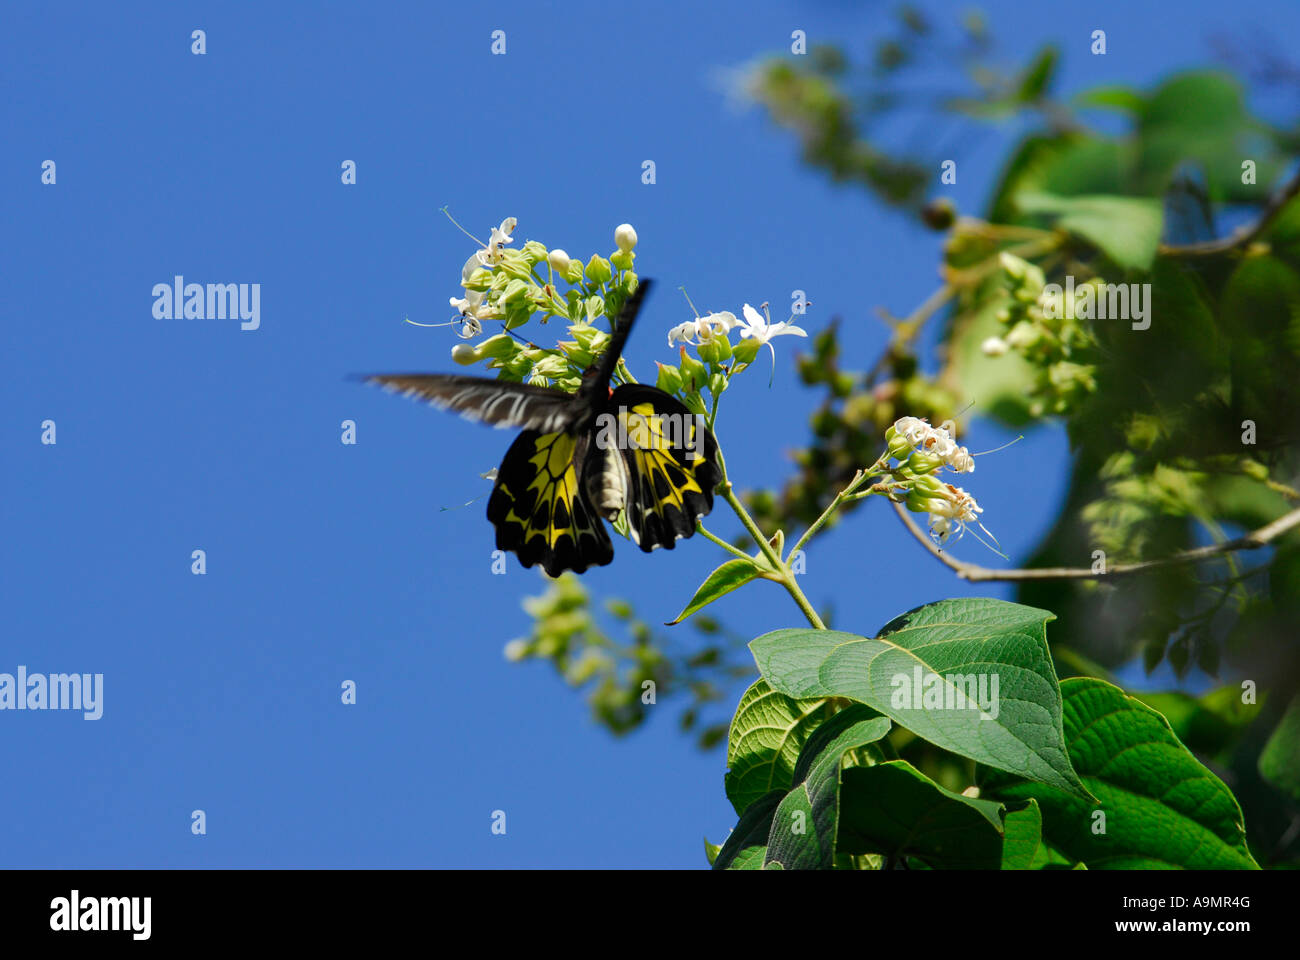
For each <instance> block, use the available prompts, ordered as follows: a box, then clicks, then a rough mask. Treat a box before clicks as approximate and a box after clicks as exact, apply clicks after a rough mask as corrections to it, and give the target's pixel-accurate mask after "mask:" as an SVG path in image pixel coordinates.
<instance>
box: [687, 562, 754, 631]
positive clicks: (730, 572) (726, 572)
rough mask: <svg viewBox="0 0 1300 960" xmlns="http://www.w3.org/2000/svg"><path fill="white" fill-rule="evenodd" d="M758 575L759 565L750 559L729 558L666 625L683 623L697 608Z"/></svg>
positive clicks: (705, 579)
mask: <svg viewBox="0 0 1300 960" xmlns="http://www.w3.org/2000/svg"><path fill="white" fill-rule="evenodd" d="M756 576H758V567H756V566H755V565H754V564H753V563H751V562H750V561H748V560H741V559H740V558H739V557H737V558H736V559H735V560H728V561H727V562H726V563H724V564H723V565H722V566H720V567H718V569H716V570H714V571H713V572H712V573H711V574H709V575H708V576H707V577H705V578H704V582H703V583H702V584H700V588H699V589H698V590H696V591H695V596H693V597H691V599H690V602H689V603H687V604H686V608H685V609H684V610H682V612H681V613H679V614H677V616H676V617H674V618H673V619H672V620H669V621H668V622H667V623H666V624H664V626H666V627H671V626H673V625H674V624H678V623H681V622H682V621H683V620H685V619H686V618H687V617H689V616H690V615H691V614H692V613H694V612H695V611H696V610H699V609H700V608H701V607H703V606H706V605H708V604H710V603H712V602H713V601H714V600H717V599H718V597H721V596H724V595H726V594H728V593H730V592H731V591H732V590H735V589H736V588H737V587H743V586H744V585H745V584H747V583H749V581H751V580H753V579H754V578H755V577H756Z"/></svg>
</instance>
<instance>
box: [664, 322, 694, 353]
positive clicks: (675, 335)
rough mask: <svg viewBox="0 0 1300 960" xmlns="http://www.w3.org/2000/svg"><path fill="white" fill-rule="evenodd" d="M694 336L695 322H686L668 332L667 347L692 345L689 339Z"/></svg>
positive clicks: (692, 341)
mask: <svg viewBox="0 0 1300 960" xmlns="http://www.w3.org/2000/svg"><path fill="white" fill-rule="evenodd" d="M693 336H695V321H694V320H687V321H686V322H685V323H679V324H678V325H677V326H675V327H673V328H672V329H671V330H669V331H668V346H670V347H671V346H672V345H673V344H674V343H694V342H695V341H694V340H692V339H691V337H693Z"/></svg>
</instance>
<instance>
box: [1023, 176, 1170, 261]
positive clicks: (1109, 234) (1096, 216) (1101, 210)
mask: <svg viewBox="0 0 1300 960" xmlns="http://www.w3.org/2000/svg"><path fill="white" fill-rule="evenodd" d="M1016 205H1017V206H1018V207H1019V208H1020V210H1021V211H1023V212H1024V213H1045V214H1048V215H1050V216H1053V217H1055V219H1056V225H1057V226H1058V227H1060V228H1061V229H1062V230H1067V231H1069V232H1070V233H1073V234H1074V235H1075V236H1078V237H1082V238H1083V239H1084V240H1087V241H1088V242H1089V243H1091V244H1093V245H1094V246H1096V247H1097V248H1098V249H1099V250H1101V251H1102V252H1103V253H1104V254H1106V256H1108V257H1110V259H1111V260H1113V261H1114V262H1115V264H1116V265H1117V266H1119V267H1121V268H1123V269H1132V270H1148V269H1150V267H1151V263H1152V261H1154V260H1155V257H1156V248H1157V247H1158V246H1159V245H1160V233H1161V231H1162V230H1163V229H1164V212H1163V210H1162V209H1161V207H1160V202H1159V201H1158V200H1153V199H1151V198H1148V197H1117V196H1109V195H1091V196H1081V197H1059V196H1056V195H1054V194H1049V193H1021V194H1019V195H1018V196H1017V197H1016Z"/></svg>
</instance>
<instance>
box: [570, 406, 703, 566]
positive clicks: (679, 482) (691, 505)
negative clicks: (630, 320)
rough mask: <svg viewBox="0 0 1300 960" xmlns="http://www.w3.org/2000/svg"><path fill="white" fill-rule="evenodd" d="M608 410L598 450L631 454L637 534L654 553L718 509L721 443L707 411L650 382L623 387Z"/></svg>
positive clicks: (629, 502) (631, 509)
mask: <svg viewBox="0 0 1300 960" xmlns="http://www.w3.org/2000/svg"><path fill="white" fill-rule="evenodd" d="M605 412H606V413H608V414H610V417H608V418H601V419H602V422H603V423H604V424H605V425H606V426H607V427H609V428H611V429H608V430H607V431H606V432H605V433H604V434H603V435H602V434H601V433H598V434H597V444H596V446H597V448H598V449H597V450H596V451H593V457H594V456H595V454H596V453H599V454H600V455H602V457H610V456H614V455H618V456H620V457H621V458H622V460H623V465H624V467H625V468H626V469H625V471H624V476H625V477H626V485H627V490H626V495H625V502H624V509H625V510H626V512H627V520H628V527H629V532H630V533H631V536H632V540H633V542H634V543H636V544H637V545H638V546H639V547H640V548H641V549H642V550H644V551H646V552H647V553H649V552H650V551H651V550H653V549H655V547H667V548H668V549H669V550H671V549H672V548H673V547H674V545H675V544H676V542H677V541H678V540H679V539H681V538H682V537H689V536H691V534H693V533H694V532H695V523H696V521H697V520H698V519H699V518H700V517H704V516H707V515H708V513H709V511H710V510H712V509H713V488H714V487H716V486H717V485H718V481H719V480H721V479H722V471H721V470H720V469H719V468H718V442H717V441H716V440H715V439H714V437H713V434H712V432H710V431H709V429H708V427H706V426H705V425H704V418H703V417H697V416H696V415H694V414H692V413H691V412H690V411H689V410H687V409H686V407H685V406H683V404H682V402H681V401H680V400H678V399H677V398H676V397H674V396H672V395H671V394H668V393H665V392H664V391H662V390H660V389H658V388H656V387H651V386H647V385H645V384H624V385H623V386H621V387H619V388H618V389H616V390H615V391H614V392H613V394H612V395H611V396H610V398H609V404H608V406H607V407H606V409H605ZM602 462H605V461H602Z"/></svg>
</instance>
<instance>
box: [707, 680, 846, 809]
mask: <svg viewBox="0 0 1300 960" xmlns="http://www.w3.org/2000/svg"><path fill="white" fill-rule="evenodd" d="M830 716H831V711H830V708H829V707H828V705H827V703H826V701H825V700H792V699H790V698H789V697H787V696H786V695H785V694H783V693H777V692H776V691H775V690H773V689H772V688H771V687H770V686H768V684H767V681H766V680H764V679H762V678H761V677H760V678H759V679H758V680H755V681H754V683H753V684H752V685H751V686H750V688H749V689H748V690H746V691H745V694H744V696H742V697H741V698H740V705H739V706H737V707H736V715H735V716H734V717H732V719H731V732H730V734H729V735H728V738H727V799H728V800H730V801H731V805H732V806H733V807H735V808H736V813H738V814H741V813H744V812H745V809H746V808H747V807H748V806H749V805H750V804H751V803H753V802H754V801H755V800H757V799H758V798H759V797H761V796H763V795H764V794H766V793H768V792H769V791H771V790H777V789H780V790H789V789H790V786H791V784H793V782H794V765H795V763H796V761H797V760H798V759H799V751H800V750H801V749H802V748H803V745H804V743H805V742H806V741H807V740H808V738H809V736H811V735H812V732H813V731H814V730H816V729H817V727H818V726H820V725H821V724H822V723H823V722H824V721H825V720H826V719H827V718H829V717H830Z"/></svg>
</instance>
